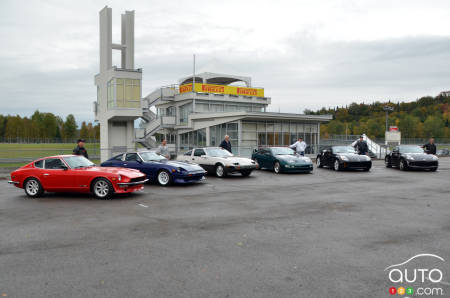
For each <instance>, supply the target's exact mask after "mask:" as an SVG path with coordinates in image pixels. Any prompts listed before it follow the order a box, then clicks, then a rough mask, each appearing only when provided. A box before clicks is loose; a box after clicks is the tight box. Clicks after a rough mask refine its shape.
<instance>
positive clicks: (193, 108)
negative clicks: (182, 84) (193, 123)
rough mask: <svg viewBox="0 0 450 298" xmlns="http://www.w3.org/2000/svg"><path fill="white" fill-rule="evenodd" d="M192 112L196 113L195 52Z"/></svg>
mask: <svg viewBox="0 0 450 298" xmlns="http://www.w3.org/2000/svg"><path fill="white" fill-rule="evenodd" d="M192 73H193V75H192V98H193V100H192V112H193V113H195V54H194V65H193V71H192Z"/></svg>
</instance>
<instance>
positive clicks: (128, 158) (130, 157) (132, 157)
mask: <svg viewBox="0 0 450 298" xmlns="http://www.w3.org/2000/svg"><path fill="white" fill-rule="evenodd" d="M125 160H126V161H138V160H139V157H138V155H137V153H127V155H126V157H125Z"/></svg>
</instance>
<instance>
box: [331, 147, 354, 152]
mask: <svg viewBox="0 0 450 298" xmlns="http://www.w3.org/2000/svg"><path fill="white" fill-rule="evenodd" d="M333 152H334V153H356V151H355V148H353V147H351V146H336V147H333Z"/></svg>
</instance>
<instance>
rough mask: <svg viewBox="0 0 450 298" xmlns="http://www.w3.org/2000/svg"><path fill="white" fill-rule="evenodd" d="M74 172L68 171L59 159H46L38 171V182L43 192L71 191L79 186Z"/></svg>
mask: <svg viewBox="0 0 450 298" xmlns="http://www.w3.org/2000/svg"><path fill="white" fill-rule="evenodd" d="M74 171H75V170H73V169H70V168H68V167H67V165H66V164H65V163H64V162H63V161H62V160H61V159H60V158H47V159H45V160H44V168H43V169H42V170H41V171H40V177H39V179H40V181H41V183H42V187H44V189H45V190H50V191H51V190H55V191H56V190H71V189H77V188H78V187H79V186H78V185H77V184H78V181H77V175H76V173H75V172H74Z"/></svg>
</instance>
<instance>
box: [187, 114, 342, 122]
mask: <svg viewBox="0 0 450 298" xmlns="http://www.w3.org/2000/svg"><path fill="white" fill-rule="evenodd" d="M190 117H191V119H193V120H197V119H198V120H201V119H211V118H222V117H239V118H240V119H253V120H297V121H315V122H328V121H330V120H332V119H333V116H332V115H305V114H294V113H276V112H220V113H194V114H191V115H190Z"/></svg>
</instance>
